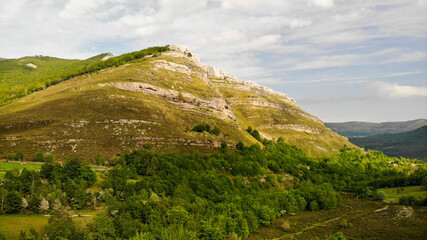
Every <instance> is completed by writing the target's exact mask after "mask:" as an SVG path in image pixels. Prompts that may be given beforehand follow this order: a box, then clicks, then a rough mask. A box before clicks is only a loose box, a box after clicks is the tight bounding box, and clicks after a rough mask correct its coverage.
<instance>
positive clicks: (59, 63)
mask: <svg viewBox="0 0 427 240" xmlns="http://www.w3.org/2000/svg"><path fill="white" fill-rule="evenodd" d="M106 55H107V54H106V53H104V54H100V55H98V56H95V57H92V58H89V59H86V60H78V59H60V58H54V57H48V56H34V57H23V58H19V59H3V60H1V61H0V106H1V105H5V104H8V103H10V102H12V101H13V100H15V99H17V98H20V97H23V96H25V95H27V94H30V93H32V92H34V91H37V90H40V89H43V88H45V87H46V83H48V82H49V81H52V80H55V79H59V78H61V76H63V75H66V74H68V73H71V72H73V71H76V70H77V69H81V68H83V67H86V66H88V65H90V64H93V63H96V62H98V61H100V60H101V59H102V58H103V57H105V56H106Z"/></svg>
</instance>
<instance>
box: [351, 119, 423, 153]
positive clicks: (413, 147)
mask: <svg viewBox="0 0 427 240" xmlns="http://www.w3.org/2000/svg"><path fill="white" fill-rule="evenodd" d="M349 140H350V142H352V143H354V144H356V145H357V146H359V147H363V148H366V149H372V150H379V151H382V152H384V153H385V154H387V155H389V156H393V157H401V156H402V157H408V158H418V159H427V126H424V127H421V128H418V129H415V130H413V131H410V132H404V133H394V134H379V135H373V136H368V137H354V138H349Z"/></svg>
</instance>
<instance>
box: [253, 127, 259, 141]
mask: <svg viewBox="0 0 427 240" xmlns="http://www.w3.org/2000/svg"><path fill="white" fill-rule="evenodd" d="M251 135H252V137H254V138H255V139H256V140H258V141H261V135H260V134H259V132H258V130H256V129H255V130H253V131H252V133H251Z"/></svg>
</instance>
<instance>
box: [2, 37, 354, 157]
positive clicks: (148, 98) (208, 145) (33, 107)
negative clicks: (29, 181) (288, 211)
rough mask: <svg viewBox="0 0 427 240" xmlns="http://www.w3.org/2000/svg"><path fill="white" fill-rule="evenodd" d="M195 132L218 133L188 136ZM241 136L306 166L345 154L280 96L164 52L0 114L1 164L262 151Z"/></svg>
mask: <svg viewBox="0 0 427 240" xmlns="http://www.w3.org/2000/svg"><path fill="white" fill-rule="evenodd" d="M110 57H111V59H114V57H113V56H110ZM109 60H110V59H109ZM107 61H108V60H107ZM198 124H209V125H210V126H212V127H217V128H219V129H220V131H221V132H220V134H218V135H215V134H211V133H209V132H206V131H205V132H195V131H191V130H192V129H193V127H195V126H196V125H198ZM249 126H251V127H252V128H253V129H257V130H259V132H260V134H261V137H262V138H266V139H277V138H279V137H282V138H284V139H285V141H286V142H287V143H290V144H293V145H297V146H299V147H301V148H302V149H303V150H305V151H306V152H307V153H308V154H309V155H312V156H327V155H332V154H335V153H337V152H338V151H339V149H340V148H341V147H343V146H344V145H352V144H351V143H350V142H348V141H347V139H346V138H345V137H343V136H341V135H338V134H337V133H335V132H333V131H332V130H330V129H329V128H327V127H325V126H324V124H323V123H322V122H321V121H320V120H319V119H318V118H316V117H314V116H312V115H310V114H308V113H306V112H305V111H303V110H302V109H301V108H299V107H298V106H297V104H296V103H295V101H294V100H293V99H292V98H290V97H288V96H287V95H286V94H283V93H279V92H276V91H273V90H271V89H269V88H266V87H263V86H260V85H258V84H256V83H254V82H248V81H242V80H239V79H237V78H236V77H235V76H234V75H232V74H228V73H225V72H224V71H222V70H218V69H216V68H214V67H211V66H207V65H205V64H203V63H201V62H200V59H199V58H198V57H197V56H196V55H194V54H193V53H190V51H189V50H188V49H186V48H185V47H183V46H179V45H172V46H170V47H169V51H166V52H163V53H161V54H158V55H157V54H155V55H152V56H146V57H145V58H141V59H139V60H138V61H129V62H127V63H126V64H122V65H120V66H117V67H109V68H105V69H102V70H100V71H96V72H93V73H89V74H86V75H82V76H78V77H75V78H72V79H70V80H67V81H63V82H61V83H59V84H57V85H54V86H50V87H48V88H46V89H44V90H41V91H38V92H35V93H32V94H30V95H28V96H25V97H23V98H20V99H19V100H17V101H14V102H13V103H11V104H8V105H6V106H3V107H1V108H0V156H5V155H6V154H9V153H12V154H13V153H15V152H17V151H22V152H23V153H24V155H25V156H27V158H28V159H31V158H32V157H33V156H34V154H35V153H36V152H43V153H46V154H52V155H54V156H55V157H57V158H59V159H61V158H66V157H70V156H78V157H84V158H89V159H94V158H95V157H96V156H97V155H100V156H104V157H107V158H109V157H111V156H113V155H114V154H116V153H120V152H127V151H131V150H135V149H139V148H143V147H151V146H153V147H154V149H158V150H167V151H176V150H180V151H193V150H199V151H210V150H211V149H213V148H214V147H217V146H219V145H220V144H221V143H223V142H225V143H227V144H228V145H229V146H230V147H232V146H234V145H235V144H236V143H237V142H238V141H242V142H243V143H244V144H246V145H249V144H254V143H260V142H258V141H257V140H256V139H255V138H254V137H252V135H250V134H249V133H248V132H247V131H245V129H246V128H248V127H249ZM260 145H262V144H261V143H260Z"/></svg>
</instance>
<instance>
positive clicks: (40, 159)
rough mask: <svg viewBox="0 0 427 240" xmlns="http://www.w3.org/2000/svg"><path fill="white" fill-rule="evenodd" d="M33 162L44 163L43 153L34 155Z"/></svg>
mask: <svg viewBox="0 0 427 240" xmlns="http://www.w3.org/2000/svg"><path fill="white" fill-rule="evenodd" d="M34 161H36V162H44V156H43V153H41V152H38V153H36V156H35V157H34Z"/></svg>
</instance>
